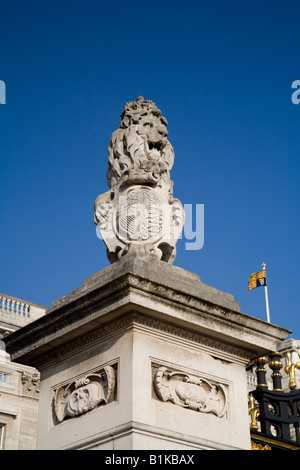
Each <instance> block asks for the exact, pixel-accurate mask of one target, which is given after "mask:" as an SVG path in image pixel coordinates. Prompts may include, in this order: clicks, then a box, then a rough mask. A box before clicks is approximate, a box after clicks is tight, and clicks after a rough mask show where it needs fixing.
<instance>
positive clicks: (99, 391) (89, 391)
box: [55, 366, 116, 422]
mask: <svg viewBox="0 0 300 470" xmlns="http://www.w3.org/2000/svg"><path fill="white" fill-rule="evenodd" d="M115 381H116V378H115V370H114V368H113V367H111V366H107V367H105V368H104V369H103V373H95V374H88V375H86V376H85V377H83V378H81V379H78V380H75V381H73V382H71V383H70V384H68V385H66V386H62V387H59V388H58V389H57V390H56V394H55V414H56V417H57V419H58V421H59V422H61V421H63V420H64V419H65V418H67V417H71V418H73V417H75V416H78V415H81V414H84V413H87V412H88V411H91V410H93V409H94V408H96V407H98V406H99V405H101V404H108V403H110V402H112V401H113V400H114V393H115Z"/></svg>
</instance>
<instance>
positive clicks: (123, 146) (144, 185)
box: [94, 96, 184, 264]
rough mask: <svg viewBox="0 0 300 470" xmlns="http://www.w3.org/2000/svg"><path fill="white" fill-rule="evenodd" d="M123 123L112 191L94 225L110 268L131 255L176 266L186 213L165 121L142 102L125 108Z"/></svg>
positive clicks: (98, 206) (111, 164)
mask: <svg viewBox="0 0 300 470" xmlns="http://www.w3.org/2000/svg"><path fill="white" fill-rule="evenodd" d="M121 117H122V121H121V124H120V127H119V129H117V130H116V131H115V132H114V133H113V134H112V136H111V139H110V143H109V147H108V171H107V183H108V186H109V187H110V188H111V189H110V190H109V191H107V192H106V193H104V194H101V195H100V196H98V197H97V199H96V201H95V211H94V222H95V224H96V225H97V226H98V229H99V234H100V235H101V237H102V239H103V240H104V242H105V244H106V246H107V256H108V259H109V261H110V262H111V263H114V262H115V261H117V260H118V259H120V258H121V257H122V256H124V255H126V254H127V253H130V254H134V255H135V256H139V257H147V256H149V255H154V256H156V257H157V258H158V259H161V260H163V261H166V262H168V263H171V264H172V263H173V261H174V259H175V255H176V242H177V240H178V238H179V236H180V234H181V231H182V228H183V224H184V210H183V207H182V204H181V202H180V201H179V200H178V199H175V198H174V197H173V183H172V181H171V179H170V170H171V168H172V165H173V161H174V150H173V147H172V145H171V144H170V142H169V141H168V139H167V135H168V131H167V127H166V126H167V120H166V119H165V118H164V117H163V116H161V111H160V110H159V109H158V108H157V107H156V105H155V103H153V102H152V101H150V100H145V99H144V98H143V97H142V96H140V97H138V98H137V100H136V101H133V102H129V103H127V104H126V106H124V111H123V112H122V114H121Z"/></svg>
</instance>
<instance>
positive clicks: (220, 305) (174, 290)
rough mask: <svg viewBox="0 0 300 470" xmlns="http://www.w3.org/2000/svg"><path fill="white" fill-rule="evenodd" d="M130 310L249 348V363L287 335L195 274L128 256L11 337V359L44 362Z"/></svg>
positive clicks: (58, 301) (155, 260)
mask: <svg viewBox="0 0 300 470" xmlns="http://www.w3.org/2000/svg"><path fill="white" fill-rule="evenodd" d="M132 312H139V313H140V314H143V315H146V316H147V318H148V317H149V316H150V317H151V318H152V319H155V320H158V321H162V322H167V323H168V324H169V325H174V327H179V328H181V329H183V330H182V331H190V330H191V329H192V330H193V331H194V332H195V333H198V334H200V335H203V334H204V335H205V337H207V338H214V339H215V340H221V341H225V342H226V343H227V344H228V345H235V347H240V346H241V347H242V349H243V350H244V349H247V354H248V355H249V359H250V358H251V357H255V356H258V355H260V354H264V352H265V351H268V350H272V349H273V348H274V347H275V345H276V344H277V342H278V341H281V340H283V339H285V338H286V337H287V336H288V334H289V333H290V332H289V331H287V330H285V329H283V328H280V327H277V326H274V325H272V324H269V323H267V322H264V321H262V320H258V319H256V318H253V317H251V316H249V315H245V314H243V313H240V307H239V304H238V303H237V302H236V301H235V300H234V298H233V296H232V295H230V294H227V293H225V292H222V291H219V290H217V289H215V288H213V287H211V286H208V285H206V284H204V283H202V282H201V281H200V279H199V277H198V276H197V275H196V274H194V273H191V272H188V271H186V270H184V269H182V268H179V267H176V266H171V265H169V264H167V263H164V262H163V261H159V260H157V259H156V258H155V257H153V258H152V262H151V263H149V261H148V260H147V259H142V258H141V259H139V258H136V257H135V256H131V257H130V256H128V257H124V258H122V259H121V260H119V261H118V262H117V263H114V264H112V265H110V266H107V267H106V268H104V269H103V270H102V271H100V272H98V273H96V274H94V275H93V276H91V277H89V278H88V279H86V280H84V281H83V284H82V286H81V287H79V288H78V289H76V290H74V291H73V292H71V293H69V294H67V295H66V296H65V297H62V298H61V299H58V300H56V301H55V302H53V304H52V308H50V309H49V311H48V313H47V315H46V316H45V317H42V318H40V319H39V320H37V321H35V322H34V323H33V324H31V325H28V326H27V327H24V328H22V329H21V330H19V331H18V332H16V333H13V334H12V335H9V337H8V338H6V339H5V342H6V348H7V351H8V352H9V353H10V354H11V358H12V359H13V360H18V361H19V362H23V361H25V363H26V362H27V361H29V363H30V364H31V363H32V365H35V364H39V363H40V360H41V358H42V357H43V358H44V359H43V360H46V358H47V357H50V352H51V351H52V352H53V354H54V351H55V350H57V351H58V349H57V348H59V347H60V346H62V345H64V344H65V343H66V342H71V341H73V340H75V339H76V338H77V337H82V336H83V335H84V334H89V333H90V332H91V331H93V332H94V333H95V332H96V331H97V330H98V329H99V328H100V329H101V328H102V325H106V324H107V323H109V322H111V321H113V320H114V321H115V320H116V319H117V318H121V317H122V316H124V315H125V314H128V313H130V314H131V313H132ZM254 334H255V337H256V339H255V342H253V335H254ZM45 352H47V356H45ZM57 354H59V353H58V352H57ZM54 355H55V354H54Z"/></svg>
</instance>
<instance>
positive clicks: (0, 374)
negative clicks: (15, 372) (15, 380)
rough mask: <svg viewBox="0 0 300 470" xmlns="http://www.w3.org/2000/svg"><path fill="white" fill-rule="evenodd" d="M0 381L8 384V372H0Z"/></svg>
mask: <svg viewBox="0 0 300 470" xmlns="http://www.w3.org/2000/svg"><path fill="white" fill-rule="evenodd" d="M0 383H2V384H8V383H9V374H5V373H4V372H0Z"/></svg>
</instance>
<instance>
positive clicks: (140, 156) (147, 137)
mask: <svg viewBox="0 0 300 470" xmlns="http://www.w3.org/2000/svg"><path fill="white" fill-rule="evenodd" d="M121 118H122V121H121V124H120V127H119V129H117V130H116V131H115V132H114V133H113V134H112V136H111V140H110V143H109V146H108V171H107V183H108V185H109V187H114V186H115V185H116V184H119V183H127V184H130V185H131V184H150V185H151V184H152V185H155V184H157V183H158V182H159V180H160V179H163V180H164V181H165V182H168V183H169V182H170V186H171V181H170V175H169V171H170V170H171V168H172V166H173V161H174V150H173V147H172V145H171V144H170V142H169V141H168V139H167V135H168V131H167V124H168V123H167V120H166V119H165V118H164V117H163V116H161V111H160V110H159V109H158V108H157V107H156V105H155V103H153V102H152V101H150V100H144V98H143V97H141V96H140V97H139V98H137V100H136V101H132V102H129V103H127V104H126V105H125V106H124V110H123V112H122V114H121Z"/></svg>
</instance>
